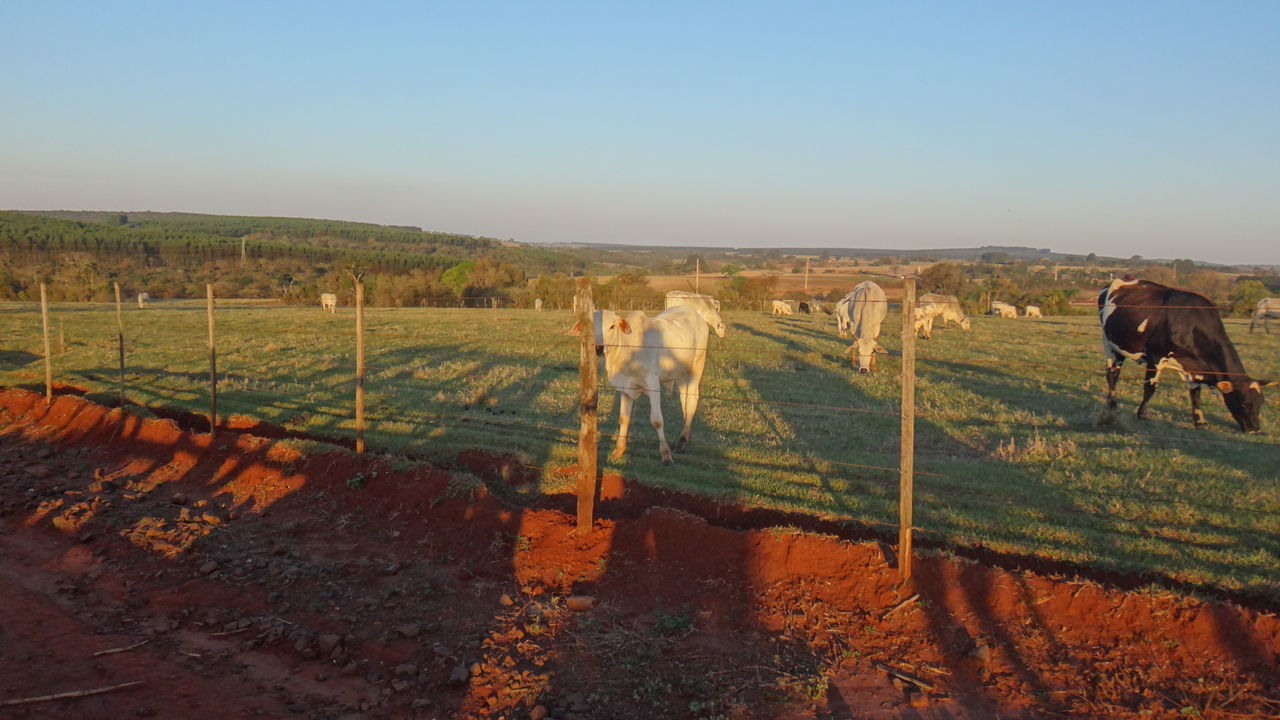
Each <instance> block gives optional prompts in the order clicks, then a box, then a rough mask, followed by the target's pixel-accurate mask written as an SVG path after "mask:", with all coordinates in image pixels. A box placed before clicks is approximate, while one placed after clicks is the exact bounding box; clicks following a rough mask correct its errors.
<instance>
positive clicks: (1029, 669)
mask: <svg viewBox="0 0 1280 720" xmlns="http://www.w3.org/2000/svg"><path fill="white" fill-rule="evenodd" d="M748 331H749V332H753V333H754V334H757V335H759V336H761V337H763V338H765V339H767V340H776V339H777V338H775V337H773V336H772V335H771V334H770V333H766V332H760V331H757V330H752V329H748ZM844 363H845V360H844V358H843V357H842V358H840V359H839V360H838V361H836V362H833V363H831V364H829V365H824V366H818V367H814V366H809V367H807V368H806V369H804V370H803V372H802V373H801V372H794V370H798V368H795V369H793V373H794V374H793V377H795V378H796V379H797V381H799V380H800V378H801V377H803V383H804V384H805V385H806V386H811V387H812V386H816V387H820V388H824V389H826V391H827V397H831V396H837V397H839V398H840V400H839V404H841V405H845V406H849V407H855V408H857V407H863V408H867V409H868V410H870V411H871V413H868V414H861V413H858V414H855V413H847V412H846V413H841V412H832V413H815V412H813V410H812V409H811V408H797V407H793V406H790V405H781V404H778V405H770V403H769V400H772V399H774V398H773V397H771V395H776V393H777V388H779V387H780V385H779V383H778V369H777V368H776V367H771V366H769V365H767V364H764V363H761V364H744V366H743V369H742V373H743V377H744V379H745V381H746V382H747V384H748V386H749V387H751V388H752V389H754V391H755V393H756V394H757V395H758V396H759V397H761V398H764V399H763V401H762V402H761V403H760V407H759V409H758V410H757V414H758V415H759V416H760V418H761V420H762V421H763V422H765V423H766V424H767V425H768V426H769V427H770V430H771V432H774V433H776V434H778V435H780V436H783V437H785V438H787V442H788V446H789V447H788V449H789V450H790V451H792V452H794V453H795V454H796V455H798V456H800V457H802V458H804V462H805V463H807V465H808V467H807V468H805V469H806V470H808V471H809V472H810V473H811V474H812V475H814V476H815V477H816V478H817V481H818V483H819V486H820V488H821V489H822V491H823V493H824V494H825V495H826V496H827V498H829V500H830V502H831V503H832V504H833V505H834V506H835V507H837V508H839V509H840V510H841V512H843V513H845V514H849V515H854V514H855V513H856V511H855V510H854V508H853V507H852V506H851V505H850V504H849V502H848V501H847V500H846V499H845V498H844V495H845V493H847V492H848V489H847V488H845V487H841V488H837V487H835V485H834V483H833V482H832V479H833V478H832V476H833V475H866V474H868V472H871V473H878V474H881V475H887V477H886V478H885V479H886V480H888V483H887V484H890V485H891V484H892V481H893V475H894V474H895V473H894V472H893V471H892V470H890V471H888V472H885V471H874V470H872V471H868V470H847V469H845V468H843V467H840V466H835V468H836V469H835V470H834V472H833V470H831V469H830V466H829V465H828V463H827V462H825V461H827V460H830V461H835V462H844V463H858V464H867V465H880V466H885V467H888V468H893V467H894V466H896V464H897V462H896V457H895V455H894V454H893V451H894V450H896V447H897V435H898V431H899V418H898V417H897V416H896V414H894V415H881V414H876V411H879V410H881V409H882V408H883V405H884V401H883V400H882V399H879V398H876V397H875V396H873V395H871V394H869V393H868V392H867V391H866V390H863V389H861V388H860V387H859V386H860V385H861V384H866V383H871V382H877V381H882V378H883V376H884V375H886V374H891V373H893V370H894V368H893V367H892V364H890V363H887V362H882V363H881V364H880V368H879V369H878V370H877V371H875V372H874V373H872V374H871V375H858V374H856V373H855V372H853V371H852V370H850V369H846V367H844ZM830 402H835V401H834V400H832V401H830ZM832 424H838V425H839V426H840V427H842V429H843V430H844V433H843V437H844V438H845V441H844V442H843V443H841V442H838V441H837V442H836V443H835V444H834V445H833V444H832V443H831V442H823V441H822V440H823V438H824V430H826V429H829V428H830V427H831V425H832ZM916 432H917V444H918V447H921V448H927V453H920V454H921V455H927V456H932V457H947V458H969V459H971V460H972V461H974V462H978V463H982V464H983V466H984V467H983V471H984V475H985V476H986V477H987V481H986V483H985V488H988V490H987V491H986V492H985V493H984V492H983V491H982V489H978V491H977V492H975V488H974V487H972V486H971V484H970V483H968V482H964V481H961V480H959V479H952V478H945V477H932V476H925V475H921V476H920V477H917V479H916V494H917V496H918V498H919V500H918V501H917V511H916V523H917V524H918V525H919V526H921V527H923V528H926V529H929V530H933V531H940V532H942V534H943V536H944V537H949V536H955V535H958V536H960V537H963V535H964V533H965V530H966V529H967V528H975V527H976V528H981V530H980V532H981V533H982V534H983V535H985V536H987V537H997V538H998V537H1001V536H1009V535H1012V537H1010V539H1011V540H1018V541H1021V544H1023V545H1026V544H1032V543H1035V542H1036V541H1035V539H1034V538H1032V537H1029V536H1028V535H1029V533H1030V532H1031V531H1028V530H1023V528H1027V526H1028V523H1027V519H1026V518H1023V517H1020V516H1019V515H1020V512H1019V511H1020V510H1021V509H1022V508H1025V507H1043V506H1047V507H1061V506H1063V505H1064V504H1066V503H1069V498H1067V497H1061V496H1060V493H1058V492H1057V491H1056V490H1055V489H1054V488H1052V487H1050V486H1046V485H1044V484H1043V483H1040V482H1038V481H1037V480H1036V479H1035V478H1033V477H1032V476H1030V475H1029V474H1028V473H1026V472H1025V471H1022V470H1021V469H1019V468H1017V467H1015V466H1012V465H1009V464H1001V463H992V462H990V460H988V459H987V458H985V457H981V456H978V455H976V453H975V452H974V450H973V448H971V447H970V446H969V445H967V444H966V443H963V442H961V441H959V440H956V439H953V438H952V437H951V436H950V435H949V434H948V433H947V432H946V431H945V429H944V428H942V427H940V426H938V425H937V424H935V423H933V422H930V421H929V420H928V419H927V418H918V419H917V421H916ZM868 449H870V450H871V452H870V453H868V452H867V450H868ZM876 451H878V452H876ZM922 469H923V470H926V471H927V468H922ZM1019 496H1022V497H1021V501H1020V502H1019V501H1018V500H1017V499H1018V497H1019ZM895 500H896V498H893V497H892V496H889V497H886V496H881V503H880V507H879V508H878V512H877V514H878V515H880V516H881V517H882V518H884V519H885V520H887V519H889V518H892V517H893V510H894V509H896V502H895ZM861 512H865V510H862V511H861ZM970 532H971V531H970ZM1041 544H1043V543H1041ZM1060 549H1062V550H1066V549H1067V548H1066V547H1063V548H1060ZM990 582H992V579H991V577H990V576H989V575H979V576H973V577H968V578H965V583H964V585H965V587H966V588H968V590H969V592H968V594H967V595H966V596H965V597H964V598H963V602H959V601H954V600H949V599H948V597H947V595H946V593H945V592H943V591H942V590H941V589H940V588H943V587H946V586H945V584H941V583H939V582H937V579H935V578H929V577H922V578H921V581H920V582H919V583H918V584H917V588H918V589H920V591H921V592H922V594H924V595H926V596H928V600H927V604H926V605H925V607H926V608H927V609H928V612H927V614H926V617H927V619H928V622H929V626H930V630H931V632H932V633H933V635H934V637H935V641H936V642H937V644H938V646H939V648H940V649H942V650H943V652H944V655H945V657H946V658H947V661H948V663H949V665H950V670H951V671H952V673H953V674H955V675H956V676H957V677H966V676H967V674H971V672H972V671H971V668H969V666H968V664H967V661H966V660H965V659H964V656H965V654H966V653H967V652H968V651H969V650H970V649H971V647H972V646H969V647H962V646H958V645H957V644H956V640H955V637H954V633H955V630H956V628H957V627H960V625H961V623H960V618H961V617H963V616H966V615H969V614H972V615H973V616H975V617H977V618H978V620H979V623H980V625H981V627H982V628H983V629H984V631H985V632H986V633H987V634H988V635H990V636H993V637H994V638H995V639H996V640H997V641H998V642H1000V643H1001V644H1002V646H1006V647H1007V648H1008V653H1009V657H1010V662H1011V664H1012V665H1013V667H1014V668H1015V670H1016V672H1017V674H1018V676H1019V679H1020V681H1021V682H1022V683H1023V684H1024V685H1026V686H1027V687H1028V688H1030V689H1031V690H1032V691H1033V692H1040V693H1043V692H1046V691H1047V687H1048V684H1047V682H1046V681H1045V680H1044V679H1043V678H1041V676H1040V675H1039V673H1038V672H1037V670H1036V669H1035V666H1034V663H1032V662H1030V661H1028V660H1025V659H1023V654H1022V652H1021V651H1019V649H1018V647H1017V645H1016V643H1015V642H1014V641H1013V639H1012V638H1010V637H1008V636H1007V634H1005V633H1004V632H1003V629H1002V628H1003V621H1002V620H1001V619H1000V617H999V613H998V612H997V608H996V607H995V603H994V600H993V599H992V596H993V593H992V592H991V589H990V588H986V589H984V587H985V586H984V583H988V584H989V583H990ZM953 602H955V603H956V604H954V605H953V604H951V603H953ZM1028 652H1030V650H1028ZM965 685H966V686H968V687H969V688H971V689H970V690H969V693H970V696H969V697H967V698H966V700H967V701H968V702H969V703H971V704H974V705H977V706H980V707H982V706H988V707H990V706H992V705H993V701H992V700H991V699H990V698H987V697H984V696H982V694H981V692H980V691H978V690H976V689H973V688H980V687H982V684H981V683H978V682H971V683H965Z"/></svg>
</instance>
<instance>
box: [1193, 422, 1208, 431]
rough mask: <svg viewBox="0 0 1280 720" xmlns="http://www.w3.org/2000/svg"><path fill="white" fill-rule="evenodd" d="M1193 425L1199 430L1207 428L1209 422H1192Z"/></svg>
mask: <svg viewBox="0 0 1280 720" xmlns="http://www.w3.org/2000/svg"><path fill="white" fill-rule="evenodd" d="M1191 427H1193V428H1195V429H1197V430H1203V429H1205V428H1207V427H1209V423H1207V422H1197V423H1191Z"/></svg>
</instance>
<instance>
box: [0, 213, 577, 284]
mask: <svg viewBox="0 0 1280 720" xmlns="http://www.w3.org/2000/svg"><path fill="white" fill-rule="evenodd" d="M586 265H587V264H586V262H585V261H584V260H582V259H580V258H578V257H575V256H574V255H573V254H571V253H567V252H564V251H560V250H554V249H549V248H544V247H535V246H528V245H518V244H512V243H505V242H499V241H497V240H494V239H492V238H484V237H477V236H471V235H459V234H453V233H429V232H423V231H420V230H417V229H412V228H403V227H387V226H382V225H373V224H369V223H348V222H342V221H333V220H309V219H303V218H258V217H241V216H222V215H196V214H188V213H120V212H81V211H46V212H3V211H0V299H10V300H30V299H31V298H33V297H38V290H39V288H38V285H39V283H40V282H45V283H46V285H47V286H48V289H49V292H50V297H51V299H54V300H108V299H110V298H111V297H112V296H113V292H114V291H113V284H114V283H116V282H118V283H120V285H121V287H122V289H123V290H124V292H125V293H126V294H130V293H134V292H140V291H146V292H148V293H149V294H151V295H152V296H154V297H158V298H176V297H201V296H203V295H204V292H205V285H206V284H207V283H212V284H214V285H215V291H216V294H217V296H218V297H224V298H226V297H281V298H283V299H285V300H287V301H298V302H301V301H305V300H306V299H308V298H314V297H316V296H318V295H319V293H321V292H332V291H335V290H338V289H340V288H342V287H348V286H350V284H351V279H350V277H349V275H348V271H349V270H358V271H360V272H363V273H364V274H365V277H366V286H367V287H368V290H369V298H370V300H371V301H372V302H373V303H375V304H381V305H393V306H403V305H416V304H421V303H431V302H440V301H446V302H447V301H450V299H459V298H462V297H466V296H471V295H481V296H489V295H491V294H497V293H504V294H505V293H508V292H510V291H511V290H512V289H514V288H523V287H524V286H525V284H526V278H527V277H528V276H529V275H536V274H539V273H548V274H551V273H557V272H560V273H570V272H576V271H581V270H583V269H585V268H586Z"/></svg>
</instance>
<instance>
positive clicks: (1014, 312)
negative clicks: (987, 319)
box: [988, 300, 1018, 318]
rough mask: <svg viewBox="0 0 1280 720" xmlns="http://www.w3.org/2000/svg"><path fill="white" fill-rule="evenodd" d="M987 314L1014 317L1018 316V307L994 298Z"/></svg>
mask: <svg viewBox="0 0 1280 720" xmlns="http://www.w3.org/2000/svg"><path fill="white" fill-rule="evenodd" d="M988 314H989V315H999V316H1000V317H1002V318H1016V317H1018V308H1016V307H1014V306H1012V305H1010V304H1009V303H1007V302H1001V301H999V300H996V301H995V302H993V303H991V312H989V313H988Z"/></svg>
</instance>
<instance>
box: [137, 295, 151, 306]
mask: <svg viewBox="0 0 1280 720" xmlns="http://www.w3.org/2000/svg"><path fill="white" fill-rule="evenodd" d="M150 303H151V296H150V295H148V294H147V293H138V308H139V309H141V308H144V307H146V306H147V305H149V304H150Z"/></svg>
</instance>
